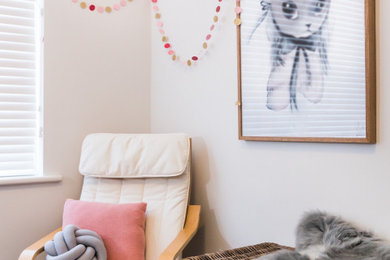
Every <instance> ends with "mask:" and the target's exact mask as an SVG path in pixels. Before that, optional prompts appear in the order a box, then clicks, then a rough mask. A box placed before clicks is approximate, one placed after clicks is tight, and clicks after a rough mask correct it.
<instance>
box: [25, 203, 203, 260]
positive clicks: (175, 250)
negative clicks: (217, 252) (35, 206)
mask: <svg viewBox="0 0 390 260" xmlns="http://www.w3.org/2000/svg"><path fill="white" fill-rule="evenodd" d="M199 217H200V206H199V205H189V206H188V208H187V216H186V221H185V224H184V227H183V229H182V231H180V232H179V234H178V235H177V236H176V238H175V239H174V240H173V241H172V242H171V244H169V246H168V247H167V248H166V249H165V250H164V251H163V252H162V254H161V255H160V258H159V260H174V259H175V258H176V257H177V256H178V255H179V254H180V253H181V252H182V251H183V249H184V248H185V247H186V245H187V244H188V243H189V242H190V240H191V239H192V238H193V236H194V235H195V233H196V231H197V230H198V227H199ZM61 230H62V228H58V229H56V230H55V231H53V232H51V233H50V234H48V235H46V236H44V237H43V238H41V239H40V240H38V241H37V242H35V243H34V244H32V245H31V246H29V247H27V248H26V249H25V250H24V251H23V252H22V253H21V254H20V256H19V260H34V259H36V257H37V256H38V255H39V254H40V253H42V252H43V250H44V249H43V247H44V246H45V244H46V242H47V241H50V240H53V238H54V235H55V234H56V233H57V232H59V231H61Z"/></svg>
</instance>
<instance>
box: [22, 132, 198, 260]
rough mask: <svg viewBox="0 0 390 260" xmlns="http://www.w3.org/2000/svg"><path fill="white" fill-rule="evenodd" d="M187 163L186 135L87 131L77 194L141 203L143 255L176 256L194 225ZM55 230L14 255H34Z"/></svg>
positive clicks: (28, 258) (163, 259)
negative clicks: (143, 230) (145, 207)
mask: <svg viewBox="0 0 390 260" xmlns="http://www.w3.org/2000/svg"><path fill="white" fill-rule="evenodd" d="M190 168H191V140H190V138H189V137H188V136H186V135H184V134H136V135H131V134H92V135H89V136H87V137H86V138H85V140H84V142H83V146H82V153H81V159H80V167H79V170H80V173H81V174H82V175H84V184H83V188H82V193H81V198H80V199H81V200H85V201H97V202H108V203H135V202H146V203H147V210H146V229H145V235H146V254H145V259H146V260H157V259H160V260H174V259H180V258H181V252H182V250H183V249H184V247H185V246H186V245H187V244H188V242H189V241H190V240H191V238H192V237H193V236H194V234H195V233H196V231H197V228H198V224H199V214H200V206H194V205H189V206H188V202H189V194H190V180H191V176H190ZM60 230H61V228H59V229H57V230H55V231H54V232H52V233H50V234H49V235H47V236H45V237H44V238H42V239H40V240H39V241H37V242H35V243H34V244H32V245H31V246H29V247H28V248H26V249H25V250H24V251H23V252H22V253H21V255H20V257H19V260H32V259H35V258H36V256H37V255H38V254H40V253H41V252H42V251H43V246H44V244H45V243H46V242H47V241H49V240H52V239H53V237H54V234H55V233H57V232H58V231H60ZM109 260H120V259H109Z"/></svg>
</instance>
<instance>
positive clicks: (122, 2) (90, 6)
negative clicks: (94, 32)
mask: <svg viewBox="0 0 390 260" xmlns="http://www.w3.org/2000/svg"><path fill="white" fill-rule="evenodd" d="M132 1H133V0H120V1H119V3H115V4H113V5H111V6H108V5H107V6H101V5H99V6H97V5H95V4H87V3H86V2H85V1H83V0H72V2H73V3H75V4H77V3H78V2H80V7H81V9H87V10H89V11H91V12H94V11H97V12H98V13H101V14H102V13H104V12H106V13H108V14H109V13H111V12H112V10H116V11H119V10H120V9H121V7H125V6H126V5H127V2H132Z"/></svg>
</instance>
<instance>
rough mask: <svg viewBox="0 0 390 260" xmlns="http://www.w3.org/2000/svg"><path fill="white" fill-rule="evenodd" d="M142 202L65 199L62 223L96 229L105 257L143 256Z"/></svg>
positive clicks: (115, 259) (124, 259)
mask: <svg viewBox="0 0 390 260" xmlns="http://www.w3.org/2000/svg"><path fill="white" fill-rule="evenodd" d="M145 210H146V203H132V204H110V203H99V202H87V201H80V200H72V199H68V200H66V202H65V206H64V215H63V222H62V226H63V227H65V226H67V225H69V224H74V225H77V226H79V227H80V228H82V229H90V230H93V231H95V232H96V233H98V234H99V235H100V236H101V237H102V239H103V241H104V245H105V247H106V249H107V260H144V257H145V256H144V254H145V232H144V229H145Z"/></svg>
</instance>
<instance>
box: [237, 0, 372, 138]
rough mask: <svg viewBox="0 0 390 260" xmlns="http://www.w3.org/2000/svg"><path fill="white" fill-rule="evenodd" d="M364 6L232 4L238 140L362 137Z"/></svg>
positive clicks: (271, 1)
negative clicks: (236, 30) (235, 10)
mask: <svg viewBox="0 0 390 260" xmlns="http://www.w3.org/2000/svg"><path fill="white" fill-rule="evenodd" d="M366 1H369V0H241V1H240V5H241V7H242V13H241V21H242V23H241V27H240V35H239V37H240V42H241V45H240V46H241V48H240V65H241V66H240V70H241V78H240V95H241V96H240V98H241V108H240V109H241V110H240V111H241V123H240V124H241V131H242V132H241V135H240V136H249V137H271V138H272V137H285V138H289V137H292V138H295V137H299V138H301V137H305V138H306V137H307V138H365V137H366V133H367V132H366V130H367V124H366V123H367V121H366V116H367V114H366V111H367V110H366V83H367V81H366V38H365V36H366V20H365V18H366V17H365V15H366V13H365V10H366V9H365V8H366Z"/></svg>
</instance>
